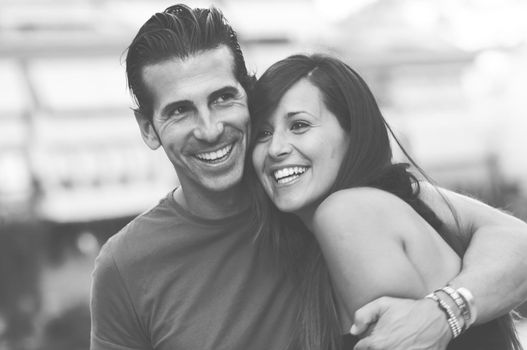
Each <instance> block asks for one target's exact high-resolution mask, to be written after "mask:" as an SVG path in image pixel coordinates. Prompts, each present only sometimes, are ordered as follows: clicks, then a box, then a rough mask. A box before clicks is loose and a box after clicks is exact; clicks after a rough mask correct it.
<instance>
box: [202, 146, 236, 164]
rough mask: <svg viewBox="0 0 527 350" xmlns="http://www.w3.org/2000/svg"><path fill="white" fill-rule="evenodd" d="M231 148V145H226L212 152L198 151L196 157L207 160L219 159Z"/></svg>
mask: <svg viewBox="0 0 527 350" xmlns="http://www.w3.org/2000/svg"><path fill="white" fill-rule="evenodd" d="M231 150H232V145H228V146H226V147H223V148H222V149H219V150H217V151H214V152H206V153H198V154H196V157H198V158H199V159H201V160H206V161H209V162H212V161H215V160H218V159H221V158H223V157H225V156H226V155H227V154H228V153H229V152H230V151H231Z"/></svg>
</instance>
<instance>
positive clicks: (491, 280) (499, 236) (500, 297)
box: [421, 184, 527, 324]
mask: <svg viewBox="0 0 527 350" xmlns="http://www.w3.org/2000/svg"><path fill="white" fill-rule="evenodd" d="M440 192H441V193H442V194H443V195H444V196H445V197H446V198H447V200H448V201H449V202H450V203H451V205H452V207H453V208H454V210H455V213H456V215H457V219H458V224H456V221H455V218H454V216H453V215H452V212H451V210H450V209H449V208H448V206H447V205H446V203H445V201H444V200H443V199H442V198H441V197H440V196H439V194H438V192H437V190H436V189H435V188H434V187H433V186H431V185H429V184H423V185H422V197H421V198H422V199H423V200H424V201H425V203H427V204H428V205H429V206H430V207H431V208H432V210H434V212H435V213H436V214H437V215H439V217H440V219H441V220H442V221H443V222H444V223H445V229H446V230H447V231H448V234H451V235H452V234H454V235H455V234H461V235H463V236H464V237H465V239H466V241H468V248H467V250H466V252H465V254H464V255H463V266H462V270H461V272H460V273H459V275H458V276H457V277H455V278H454V279H453V280H452V281H450V284H451V285H452V286H453V287H454V288H459V287H464V288H467V289H468V290H470V291H471V292H472V294H473V295H474V300H475V304H476V308H477V310H478V317H477V319H476V324H479V323H485V322H487V321H489V320H491V319H494V318H496V317H499V316H501V315H503V314H505V313H507V312H509V311H511V310H512V309H514V308H515V307H517V306H519V305H520V304H521V303H522V302H523V301H525V300H526V299H527V254H526V252H527V224H526V223H525V222H523V221H521V220H519V219H517V218H515V217H513V216H512V215H509V214H506V213H505V212H503V211H500V210H498V209H495V208H492V207H490V206H488V205H486V204H484V203H482V202H480V201H477V200H474V199H472V198H469V197H466V196H462V195H460V194H457V193H455V192H451V191H447V190H444V189H440ZM458 225H459V227H458Z"/></svg>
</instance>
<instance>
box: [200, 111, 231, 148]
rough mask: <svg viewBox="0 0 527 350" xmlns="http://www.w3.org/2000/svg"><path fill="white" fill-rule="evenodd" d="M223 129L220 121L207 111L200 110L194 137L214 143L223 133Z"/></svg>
mask: <svg viewBox="0 0 527 350" xmlns="http://www.w3.org/2000/svg"><path fill="white" fill-rule="evenodd" d="M223 130H224V125H223V122H222V121H218V120H216V119H215V118H214V116H213V115H212V114H211V113H210V112H209V111H203V112H200V114H199V121H198V125H196V127H195V128H194V137H195V138H197V139H199V140H202V141H205V142H208V143H214V142H216V141H218V139H219V138H220V136H221V134H223Z"/></svg>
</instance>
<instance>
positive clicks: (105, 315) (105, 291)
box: [90, 239, 152, 350]
mask: <svg viewBox="0 0 527 350" xmlns="http://www.w3.org/2000/svg"><path fill="white" fill-rule="evenodd" d="M90 311H91V334H90V350H132V349H133V350H139V349H140V350H147V349H151V348H152V347H151V346H150V344H149V342H148V340H147V337H146V336H145V332H144V329H143V327H142V326H141V324H140V322H139V319H138V317H137V314H136V311H135V309H134V306H133V303H132V301H131V298H130V295H129V292H128V290H127V287H126V286H125V284H124V282H123V279H122V276H121V274H120V273H119V269H118V268H117V265H116V263H115V259H114V256H113V254H112V240H111V239H110V241H108V242H107V243H106V244H105V245H104V246H103V248H102V249H101V252H100V253H99V256H98V257H97V259H96V260H95V269H94V271H93V273H92V286H91V296H90Z"/></svg>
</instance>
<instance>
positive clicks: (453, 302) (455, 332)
mask: <svg viewBox="0 0 527 350" xmlns="http://www.w3.org/2000/svg"><path fill="white" fill-rule="evenodd" d="M425 298H427V299H432V300H434V301H435V302H436V303H437V306H438V307H439V309H441V311H443V312H444V314H445V317H446V319H447V323H448V326H449V328H450V330H451V332H452V336H453V338H457V337H458V336H459V335H461V334H462V333H463V332H465V331H466V330H467V329H468V328H469V327H470V326H472V325H473V324H474V322H475V321H476V316H477V314H476V306H475V304H474V297H473V296H472V293H471V292H470V291H469V290H468V289H467V288H458V289H454V288H452V287H451V286H448V285H447V286H445V287H443V288H441V289H437V290H435V291H434V292H432V293H430V294H428V295H427V296H425Z"/></svg>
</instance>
